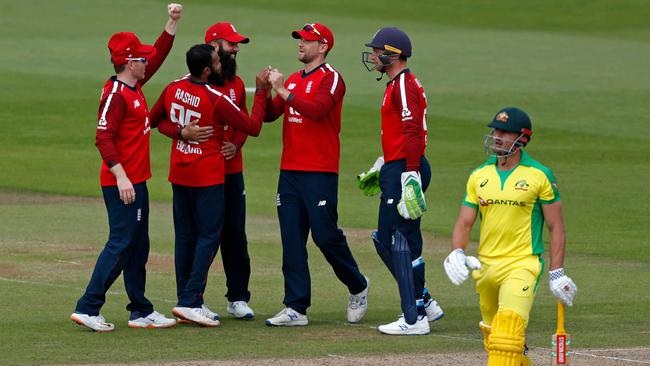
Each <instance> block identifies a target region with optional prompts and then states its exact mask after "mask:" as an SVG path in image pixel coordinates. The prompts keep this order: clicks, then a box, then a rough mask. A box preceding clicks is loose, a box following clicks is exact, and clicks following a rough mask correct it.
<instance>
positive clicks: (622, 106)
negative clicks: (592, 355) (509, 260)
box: [0, 0, 650, 365]
mask: <svg viewBox="0 0 650 366" xmlns="http://www.w3.org/2000/svg"><path fill="white" fill-rule="evenodd" d="M165 4H166V3H165V2H163V1H153V0H149V1H139V2H137V3H134V2H127V1H122V0H119V1H111V2H104V1H81V0H67V1H64V0H53V1H38V0H22V1H15V0H6V1H3V4H2V8H3V11H2V13H1V14H0V26H1V27H2V32H0V49H2V54H1V56H0V80H2V88H0V126H1V127H2V131H3V132H2V133H0V314H1V317H0V355H2V357H0V364H3V365H4V364H61V363H66V364H72V363H99V362H107V361H113V362H135V361H146V360H153V361H175V360H200V359H243V358H265V357H318V356H325V355H327V354H341V355H368V354H383V353H399V352H446V351H455V350H473V351H479V350H480V349H481V344H480V342H477V341H476V340H477V339H479V337H480V334H479V332H478V329H477V326H476V325H477V323H478V320H479V312H478V304H477V299H476V295H475V294H474V292H473V290H472V286H471V285H470V284H469V283H468V284H464V285H463V286H461V287H454V286H453V285H451V284H450V283H449V281H448V280H447V279H446V276H445V275H444V271H443V270H442V260H443V258H444V256H446V254H447V251H448V247H449V239H448V238H449V235H450V232H451V229H452V226H453V223H454V221H455V219H456V215H457V212H458V207H459V202H460V199H461V198H462V196H463V194H464V186H465V180H466V178H467V175H468V174H469V172H470V171H471V169H472V168H473V167H475V166H477V165H478V164H480V163H481V162H482V161H484V159H485V158H486V157H485V155H484V154H483V152H482V145H481V144H482V137H483V134H485V133H486V132H487V128H486V127H485V125H486V124H487V123H488V121H489V119H490V118H491V117H492V115H493V113H495V112H496V111H497V110H498V109H499V108H501V107H503V106H507V105H516V106H520V107H522V108H524V109H525V110H526V111H528V112H529V113H530V115H531V117H532V119H533V127H534V130H535V135H534V138H533V140H532V142H531V144H530V146H529V148H527V151H529V152H530V153H531V154H532V155H533V156H534V157H535V158H537V159H538V160H539V161H541V162H542V163H545V164H546V165H548V166H550V167H551V168H552V169H553V170H554V172H555V175H556V176H557V177H558V179H559V185H560V190H561V192H562V198H563V202H564V208H565V220H566V227H567V237H568V248H567V259H566V261H565V264H566V266H565V267H566V270H567V272H568V274H569V275H570V276H571V277H572V278H573V279H574V280H575V281H576V283H577V285H578V287H579V293H578V297H577V300H576V303H575V306H574V307H573V308H571V309H570V310H569V312H568V320H569V324H568V326H569V330H570V331H571V333H572V334H573V335H574V343H575V346H576V347H579V348H607V347H611V348H621V347H634V346H647V345H648V344H650V321H648V319H650V307H649V306H648V304H649V303H650V285H649V283H650V280H649V279H650V241H649V240H648V235H647V234H648V227H649V225H650V209H649V208H648V207H649V206H648V203H649V202H650V195H649V194H648V190H647V188H646V185H645V183H646V182H648V180H649V179H650V169H649V167H650V135H649V134H648V133H647V130H648V128H649V124H650V123H649V120H648V115H650V104H648V100H650V73H648V66H647V64H648V60H649V59H650V16H648V14H650V3H648V2H645V1H640V0H637V1H632V0H619V1H616V0H610V1H600V0H592V1H586V0H579V1H572V2H563V1H556V0H553V1H546V2H543V3H533V2H528V1H514V0H507V1H487V0H480V1H470V0H462V1H435V2H433V1H432V2H419V1H401V2H399V4H398V6H397V7H395V6H393V5H395V4H394V2H391V1H387V0H377V1H373V2H372V3H366V2H352V1H340V0H330V1H321V0H316V1H311V2H309V3H307V2H299V1H295V0H291V1H283V2H272V1H268V0H256V1H248V2H246V4H242V5H234V4H228V5H221V4H216V3H215V2H212V1H205V0H204V1H199V0H195V1H186V2H184V3H183V4H184V7H185V8H184V14H183V19H182V20H181V23H180V25H179V30H178V35H177V38H176V41H175V45H174V49H173V51H172V53H171V54H170V56H169V57H168V59H167V61H166V62H165V64H164V65H163V67H162V68H161V69H160V71H159V72H158V73H157V74H156V76H155V77H154V78H153V79H152V80H151V82H150V83H149V84H147V85H146V87H145V89H144V90H145V93H146V94H147V96H148V98H149V104H150V105H153V103H154V102H155V98H156V97H157V96H158V95H159V93H160V91H161V89H162V88H163V87H164V86H165V85H166V84H167V83H168V82H169V81H171V80H172V79H175V78H177V77H178V76H179V75H182V74H183V73H184V72H185V69H186V68H185V66H184V53H185V51H186V50H187V49H188V48H189V47H190V46H191V45H193V44H196V43H200V42H201V41H202V39H203V32H204V30H205V29H206V27H207V26H209V25H210V24H212V23H214V22H215V21H218V20H229V21H232V22H233V23H234V24H236V25H237V28H238V30H239V31H240V32H241V33H243V34H245V35H247V36H249V37H251V43H250V44H248V45H243V46H242V51H241V53H240V56H239V59H238V62H239V67H240V74H241V75H242V77H243V79H244V81H245V82H246V83H247V84H248V85H249V86H252V85H253V82H254V81H253V78H254V75H255V74H256V73H257V71H259V70H260V69H261V68H262V67H264V66H266V65H269V64H271V65H273V66H275V67H278V68H279V69H280V70H281V71H283V72H284V73H285V75H288V74H289V73H291V72H293V71H295V70H298V69H299V67H300V64H299V62H298V61H297V60H296V42H295V41H294V40H293V39H291V38H290V34H289V32H290V31H291V30H293V29H295V28H297V27H300V26H301V25H302V24H304V23H305V22H308V21H319V22H323V23H325V24H327V25H328V26H330V27H331V28H332V30H333V31H334V35H335V38H336V42H335V43H336V44H335V48H334V50H333V51H332V53H331V54H330V57H329V58H328V60H329V62H330V63H331V64H332V65H333V66H334V67H336V68H337V69H338V70H339V71H340V72H341V74H342V76H343V78H344V79H345V82H346V85H347V94H346V99H345V104H344V112H343V113H344V118H343V131H342V135H341V140H342V152H341V175H340V187H339V216H340V225H341V226H342V227H344V228H345V229H346V233H347V234H348V237H349V239H350V245H351V247H352V250H353V252H354V254H355V256H356V258H357V260H358V261H359V262H360V265H361V268H362V270H363V271H364V272H366V274H367V275H368V276H369V277H370V278H371V279H372V281H373V282H372V283H373V287H372V289H371V294H370V301H369V302H370V310H369V313H368V316H367V318H366V319H365V320H364V321H363V322H362V323H361V324H360V325H358V326H349V325H344V318H345V304H346V291H345V288H344V287H343V286H342V285H340V284H339V283H338V281H337V280H336V278H335V276H334V274H333V273H332V271H331V270H330V269H329V268H328V265H327V264H326V263H325V262H324V260H323V258H322V256H321V255H320V253H319V252H318V251H317V250H314V246H313V245H310V250H311V253H312V255H311V256H310V266H311V268H312V282H313V285H314V286H313V306H312V308H311V309H310V313H309V316H310V326H308V327H306V328H304V329H268V328H266V327H265V326H264V324H263V319H264V318H265V317H267V316H271V315H273V314H275V312H277V311H278V310H280V308H281V306H282V305H281V301H282V275H281V270H280V268H281V267H280V266H281V263H280V261H281V246H280V242H279V233H278V227H277V219H276V217H275V189H276V181H277V175H278V166H279V156H280V151H281V124H280V123H275V124H271V125H265V127H264V129H263V131H262V134H261V136H260V137H259V138H253V139H249V141H248V142H247V145H246V148H245V167H246V168H245V169H246V185H247V196H248V212H249V222H248V233H249V241H250V250H251V257H252V262H253V277H252V279H251V291H252V293H253V300H252V302H251V305H252V306H253V307H254V309H255V310H256V320H254V321H252V322H239V321H234V320H229V319H227V318H226V319H225V320H224V322H223V325H222V326H221V327H220V328H219V329H216V330H210V329H199V328H195V327H178V328H177V329H173V330H167V331H161V332H139V331H136V330H131V329H128V328H127V327H126V320H127V316H128V314H127V313H126V312H125V310H124V305H125V304H126V296H125V295H124V291H123V287H122V284H121V283H119V282H120V281H119V280H118V283H116V285H115V286H114V288H113V289H112V291H113V292H112V293H111V294H110V295H109V296H108V303H107V305H106V306H105V308H104V310H103V311H102V313H103V314H104V315H105V316H106V317H107V318H108V319H109V320H112V321H114V322H116V323H117V330H116V332H114V333H112V334H103V335H102V334H90V333H89V332H85V331H82V330H81V329H80V328H78V327H76V326H74V325H73V324H72V323H71V322H70V321H69V320H68V316H69V314H70V312H72V310H73V309H74V303H75V301H76V299H77V298H78V297H79V296H80V295H81V293H82V291H83V288H84V287H85V285H86V282H87V280H88V278H89V276H90V272H91V270H92V266H93V265H94V261H95V259H96V256H97V254H98V253H99V251H100V250H101V248H102V246H103V244H104V242H105V240H106V235H107V234H106V232H107V223H106V214H105V209H104V206H103V203H102V202H101V200H98V199H97V197H99V196H100V190H99V184H98V171H99V163H100V158H99V154H98V153H97V150H96V148H95V147H94V133H95V126H96V113H97V112H96V111H97V102H98V97H99V91H100V88H101V86H102V85H103V82H104V81H105V80H106V78H107V77H108V76H110V75H111V73H112V69H111V66H110V64H109V59H108V52H107V49H106V43H107V40H108V38H109V37H110V35H111V34H112V33H114V32H117V31H134V32H136V33H137V34H138V35H139V36H140V38H141V39H142V40H143V41H145V42H153V41H154V40H155V38H156V37H157V35H158V34H159V33H160V31H162V28H163V25H164V22H165V21H166V10H165ZM115 9H122V10H121V11H120V12H119V14H120V15H119V16H118V15H117V12H116V10H115ZM126 14H128V17H127V16H125V15H126ZM387 25H396V26H399V27H401V28H402V29H404V30H405V31H406V32H407V33H409V35H410V36H411V39H412V41H413V44H414V51H413V58H412V60H410V61H409V64H410V65H411V69H412V71H413V72H414V73H415V74H416V75H417V76H418V78H419V79H420V81H421V82H422V83H423V84H424V87H425V89H426V91H427V97H428V100H429V107H428V114H429V119H428V126H429V146H428V149H427V156H428V158H429V160H430V162H431V166H432V170H433V180H432V185H431V187H430V189H429V191H428V192H427V200H428V203H429V207H430V209H429V212H427V214H426V216H425V218H424V220H423V228H424V230H425V231H426V249H425V260H426V261H427V266H428V267H427V280H428V283H429V285H430V287H431V288H432V290H433V291H434V292H435V296H436V298H438V300H439V301H440V303H441V304H442V305H443V307H444V309H445V311H446V313H447V315H446V317H445V318H444V320H443V321H441V322H439V323H438V324H435V325H434V326H433V330H432V332H433V336H428V337H408V338H399V339H396V338H392V337H382V336H380V335H379V334H378V333H377V332H376V330H374V329H371V327H373V326H376V325H378V324H381V323H382V322H386V321H388V320H391V321H392V320H393V318H394V317H395V315H396V314H397V313H398V312H399V300H398V297H397V291H396V289H395V285H394V283H393V281H392V279H390V277H389V274H388V271H386V269H385V268H384V267H383V264H382V263H381V261H380V260H379V258H378V257H377V255H376V254H375V252H374V248H373V247H372V245H371V243H370V240H369V239H368V235H369V233H370V231H371V228H372V227H373V226H375V225H376V213H377V200H376V199H371V198H367V197H364V196H363V195H361V193H360V192H359V191H358V189H357V188H356V184H355V176H356V174H357V173H358V172H359V171H361V170H364V169H366V168H367V167H368V166H369V164H371V163H372V162H373V161H374V159H375V158H376V156H377V155H379V154H380V152H381V148H380V141H379V138H380V137H379V104H380V102H381V97H382V95H383V90H384V85H385V84H384V81H381V82H376V81H375V80H374V77H375V75H374V74H369V73H367V72H366V71H365V68H364V67H363V66H362V65H361V63H360V52H361V51H364V50H365V49H364V47H363V44H364V43H365V42H367V41H368V40H369V39H370V38H371V36H372V35H373V34H374V32H375V31H376V30H377V29H378V28H379V27H381V26H387ZM151 156H152V163H153V164H152V165H153V166H152V168H153V174H154V177H153V178H152V179H151V180H150V181H149V190H150V194H151V199H152V200H153V201H154V202H155V204H154V209H153V210H152V214H151V230H150V235H151V239H152V250H151V251H152V255H151V258H150V268H149V273H150V275H149V283H148V291H147V294H148V295H149V296H150V297H151V298H152V299H153V300H154V301H155V304H156V305H157V307H158V309H159V310H160V311H162V312H165V313H166V314H168V315H169V314H170V309H171V307H172V306H173V304H174V299H175V285H174V273H173V255H172V254H173V227H172V224H171V209H170V206H171V205H170V201H171V189H170V187H169V183H168V182H167V181H166V175H167V169H168V156H169V142H168V141H167V140H166V139H165V138H163V137H162V136H161V135H160V134H158V133H156V132H154V133H153V134H152V151H151ZM216 262H219V261H215V265H214V267H213V270H212V272H211V278H210V282H209V290H208V294H207V297H206V301H207V303H208V304H209V305H211V306H212V307H213V308H214V309H215V310H218V311H219V312H220V313H224V315H225V299H224V298H223V297H222V294H223V293H224V292H225V289H224V287H225V286H224V276H223V270H222V268H221V266H220V265H218V264H217V263H216ZM553 309H554V300H553V298H552V296H551V295H550V292H549V290H548V287H547V278H546V277H544V279H543V282H542V285H541V287H540V290H539V292H538V294H537V301H536V304H535V306H534V308H533V311H532V315H531V323H530V326H529V331H528V337H527V340H528V343H529V345H532V346H534V347H546V346H548V340H549V337H550V335H551V334H552V333H553V329H554V326H553V322H554V319H555V315H554V310H553ZM141 333H147V334H146V335H143V334H141ZM438 335H442V336H444V335H448V336H455V337H461V338H466V339H467V340H466V341H464V340H462V339H460V340H459V339H452V338H445V337H442V336H438ZM107 349H110V350H112V352H110V358H109V359H106V357H107V356H106V352H107ZM649 352H650V351H649Z"/></svg>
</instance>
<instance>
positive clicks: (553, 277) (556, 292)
mask: <svg viewBox="0 0 650 366" xmlns="http://www.w3.org/2000/svg"><path fill="white" fill-rule="evenodd" d="M548 277H549V280H550V281H549V287H550V288H551V292H552V293H553V296H555V297H556V298H557V299H559V300H560V301H562V302H563V303H564V304H566V305H567V306H572V305H573V298H574V297H576V294H577V293H578V287H577V286H576V284H575V283H574V282H573V280H572V279H571V278H569V277H567V275H565V274H564V268H558V269H555V270H553V271H550V272H548Z"/></svg>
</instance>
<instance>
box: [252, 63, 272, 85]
mask: <svg viewBox="0 0 650 366" xmlns="http://www.w3.org/2000/svg"><path fill="white" fill-rule="evenodd" d="M270 73H271V66H267V67H265V68H263V69H262V71H260V72H259V73H258V74H257V76H256V77H255V87H256V88H257V89H270V88H271V84H270V83H269V74H270Z"/></svg>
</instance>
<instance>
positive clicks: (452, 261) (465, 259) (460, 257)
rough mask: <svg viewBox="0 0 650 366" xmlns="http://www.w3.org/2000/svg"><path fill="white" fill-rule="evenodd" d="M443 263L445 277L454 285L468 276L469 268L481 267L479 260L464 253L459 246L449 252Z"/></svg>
mask: <svg viewBox="0 0 650 366" xmlns="http://www.w3.org/2000/svg"><path fill="white" fill-rule="evenodd" d="M444 265H445V272H446V273H447V277H449V280H450V281H451V283H453V284H454V285H456V286H458V285H460V284H461V283H463V282H465V280H467V279H468V278H469V273H470V272H469V270H470V269H471V270H476V269H481V262H480V261H479V260H478V259H477V258H476V257H472V256H468V255H465V251H464V250H462V249H460V248H458V249H454V250H453V251H452V252H451V253H449V255H448V256H447V258H446V259H445V262H444Z"/></svg>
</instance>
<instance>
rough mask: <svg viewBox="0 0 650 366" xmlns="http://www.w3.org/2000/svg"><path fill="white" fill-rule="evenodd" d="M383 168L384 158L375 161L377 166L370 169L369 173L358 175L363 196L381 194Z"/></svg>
mask: <svg viewBox="0 0 650 366" xmlns="http://www.w3.org/2000/svg"><path fill="white" fill-rule="evenodd" d="M382 166H384V157H383V156H380V157H378V158H377V160H375V164H374V165H373V166H372V167H371V168H370V169H368V171H367V172H363V173H361V174H359V175H357V180H358V182H359V189H361V190H362V191H363V194H365V195H366V196H374V195H376V194H377V193H379V190H380V188H379V171H380V170H381V167H382Z"/></svg>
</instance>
